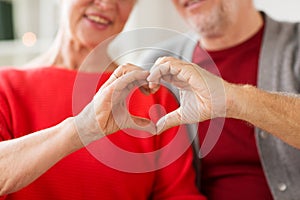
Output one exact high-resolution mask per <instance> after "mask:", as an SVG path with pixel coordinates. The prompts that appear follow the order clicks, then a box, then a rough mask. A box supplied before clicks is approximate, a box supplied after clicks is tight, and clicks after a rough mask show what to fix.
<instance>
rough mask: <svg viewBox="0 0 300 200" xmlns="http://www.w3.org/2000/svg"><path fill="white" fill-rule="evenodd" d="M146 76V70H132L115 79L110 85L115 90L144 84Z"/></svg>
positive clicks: (147, 74) (147, 73)
mask: <svg viewBox="0 0 300 200" xmlns="http://www.w3.org/2000/svg"><path fill="white" fill-rule="evenodd" d="M148 76H149V72H148V71H142V70H134V71H131V72H128V73H127V74H126V75H123V76H122V77H121V78H119V79H117V80H115V81H114V83H113V84H112V86H113V87H114V89H115V90H116V91H122V90H125V89H132V88H133V87H136V86H141V85H140V84H146V83H147V82H146V79H147V77H148Z"/></svg>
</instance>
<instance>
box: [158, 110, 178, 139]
mask: <svg viewBox="0 0 300 200" xmlns="http://www.w3.org/2000/svg"><path fill="white" fill-rule="evenodd" d="M180 113H181V112H180V108H178V109H177V110H174V111H172V112H170V113H168V114H166V115H165V116H163V117H162V118H160V119H159V120H158V121H157V123H156V133H157V134H158V135H159V134H161V133H162V132H164V131H165V130H168V129H169V128H172V127H174V126H178V125H181V124H182V120H181V114H180Z"/></svg>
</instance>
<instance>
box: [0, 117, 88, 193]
mask: <svg viewBox="0 0 300 200" xmlns="http://www.w3.org/2000/svg"><path fill="white" fill-rule="evenodd" d="M81 147H83V145H82V143H81V141H80V139H79V136H78V134H77V131H76V127H75V125H74V123H73V118H69V119H67V120H65V121H63V122H62V123H60V124H58V125H56V126H54V127H51V128H48V129H45V130H42V131H38V132H35V133H32V134H29V135H27V136H24V137H21V138H18V139H13V140H8V141H4V142H0V171H1V173H0V196H2V195H4V194H7V193H11V192H14V191H17V190H19V189H21V188H22V187H24V186H26V185H28V184H29V183H31V182H32V181H34V180H35V179H36V178H38V177H39V176H41V175H42V174H43V173H44V172H45V171H47V170H48V169H49V168H51V167H52V166H53V165H54V164H55V163H57V162H58V161H59V160H61V159H62V158H63V157H65V156H67V155H69V154H70V153H72V152H74V151H76V150H78V149H80V148H81Z"/></svg>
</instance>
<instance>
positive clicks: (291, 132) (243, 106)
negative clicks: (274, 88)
mask: <svg viewBox="0 0 300 200" xmlns="http://www.w3.org/2000/svg"><path fill="white" fill-rule="evenodd" d="M227 99H228V101H227V102H228V106H227V108H228V109H227V116H228V117H232V118H237V119H242V120H245V121H248V122H250V123H251V124H253V125H255V126H257V127H259V128H261V129H263V130H265V131H267V132H269V133H271V134H273V135H275V136H277V137H279V138H280V139H282V140H283V141H285V142H287V143H288V144H290V145H293V146H295V147H297V148H300V114H299V110H300V98H298V97H295V96H292V95H285V94H281V93H271V92H265V91H262V90H259V89H257V88H255V87H252V86H238V85H230V89H229V90H227Z"/></svg>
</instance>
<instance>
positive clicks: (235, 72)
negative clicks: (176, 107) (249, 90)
mask: <svg viewBox="0 0 300 200" xmlns="http://www.w3.org/2000/svg"><path fill="white" fill-rule="evenodd" d="M262 36H263V28H261V30H259V32H257V33H256V34H255V35H254V36H253V37H251V38H250V39H248V40H247V41H245V42H244V43H242V44H239V45H237V46H234V47H232V48H229V49H225V50H220V51H211V52H208V54H209V55H210V56H211V58H212V59H213V61H214V62H215V64H216V66H217V68H218V70H219V72H220V74H221V77H222V78H223V79H225V80H227V81H229V82H231V83H238V84H251V85H254V86H256V84H257V70H258V60H259V54H260V48H261V43H262ZM205 58H207V57H206V56H205V53H203V50H201V49H200V48H199V47H197V48H196V49H195V51H194V56H193V62H195V63H197V64H199V65H200V66H202V67H204V68H207V69H208V70H210V71H212V72H213V73H215V70H213V66H214V64H213V63H211V62H209V61H208V60H207V59H205ZM218 120H219V121H220V119H216V120H214V122H215V123H216V124H218ZM209 123H210V121H206V122H204V123H201V124H200V125H199V135H200V143H201V142H202V141H203V139H204V137H205V135H206V131H207V127H208V124H209ZM212 128H214V126H213V127H212ZM202 186H203V193H204V194H205V195H207V197H208V199H210V200H229V199H230V200H241V199H243V200H254V199H263V200H268V199H272V196H271V193H270V190H269V187H268V185H267V182H266V179H265V176H264V173H263V169H262V166H261V162H260V158H259V156H258V152H257V148H256V144H255V135H254V127H253V126H252V125H250V124H249V123H247V122H244V121H241V120H235V119H226V120H225V124H224V127H223V129H222V133H221V135H220V138H219V140H218V142H217V143H216V145H215V146H214V148H213V150H212V151H211V152H210V153H209V154H208V155H207V156H206V157H204V158H203V159H202Z"/></svg>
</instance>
